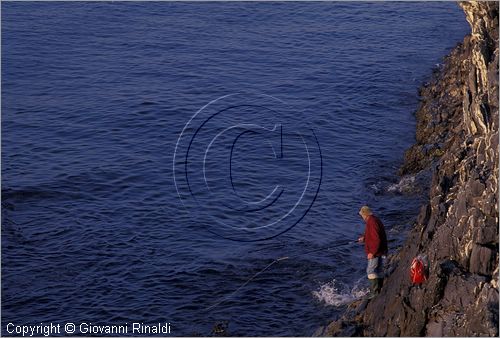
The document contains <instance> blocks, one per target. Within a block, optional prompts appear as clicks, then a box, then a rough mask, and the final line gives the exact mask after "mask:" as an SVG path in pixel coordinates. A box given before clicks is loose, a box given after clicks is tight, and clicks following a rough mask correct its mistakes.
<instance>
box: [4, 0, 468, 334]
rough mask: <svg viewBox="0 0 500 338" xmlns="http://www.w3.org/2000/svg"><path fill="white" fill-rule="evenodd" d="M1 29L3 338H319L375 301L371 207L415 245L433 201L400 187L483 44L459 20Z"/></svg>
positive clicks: (319, 18)
mask: <svg viewBox="0 0 500 338" xmlns="http://www.w3.org/2000/svg"><path fill="white" fill-rule="evenodd" d="M1 19H2V20H1V29H2V31H1V33H2V34H1V41H2V46H1V47H2V54H1V75H2V78H1V86H2V88H1V89H2V96H1V98H2V100H1V110H2V112H1V113H2V114H1V144H2V146H1V163H2V170H1V174H2V176H1V185H2V232H1V251H2V254H1V282H2V284H1V285H2V297H1V298H2V304H1V306H2V308H1V310H2V311H1V313H2V323H1V325H2V333H3V334H4V335H10V334H11V331H12V330H13V328H14V327H15V326H19V327H22V325H48V324H51V323H52V324H54V325H56V324H60V325H61V332H60V335H66V334H68V332H65V331H64V329H63V328H64V327H65V325H66V324H68V323H73V324H74V325H75V330H76V331H75V333H73V334H72V335H78V334H84V332H81V331H79V330H80V326H81V325H84V327H90V326H97V327H102V326H111V325H126V326H127V325H128V326H130V327H132V324H133V323H142V324H144V325H160V324H161V325H166V324H165V323H168V325H169V327H170V328H171V333H170V335H173V336H185V335H212V334H220V333H221V332H222V331H223V332H225V333H226V334H230V335H236V336H308V335H311V334H313V333H314V332H315V330H316V329H317V328H318V327H320V326H321V325H325V324H327V323H328V322H329V321H330V320H332V319H334V318H335V317H336V316H338V315H339V314H340V313H341V312H342V310H343V309H345V307H346V305H347V304H348V303H349V302H351V301H353V300H355V299H358V298H360V297H363V296H364V295H365V294H366V292H367V288H368V283H367V282H366V280H365V265H366V259H365V254H364V250H363V246H362V245H360V244H358V243H354V241H355V240H356V239H357V238H358V237H359V235H361V234H362V233H363V230H364V224H363V221H362V219H361V218H360V217H359V215H358V211H359V208H360V207H361V206H363V205H365V204H366V205H369V206H370V207H371V208H372V210H373V211H374V213H375V214H376V215H378V216H379V218H380V219H381V220H382V221H383V223H384V225H385V228H386V231H387V235H388V238H389V247H390V253H394V252H395V251H396V250H397V248H398V246H400V245H402V244H403V243H404V238H405V234H406V233H407V231H408V230H409V229H410V228H411V227H412V224H413V222H414V220H415V216H416V215H417V213H418V211H419V209H420V206H421V203H422V201H423V200H424V199H425V197H426V196H425V189H422V188H421V187H420V186H419V185H418V184H417V181H418V179H415V177H414V176H407V177H399V176H398V175H397V171H398V168H399V167H400V166H401V164H402V161H403V155H404V151H405V149H407V148H408V147H409V146H410V145H411V144H412V143H413V142H414V140H415V117H414V113H415V111H416V110H417V108H418V106H419V96H418V88H419V87H420V86H421V85H422V84H423V83H425V82H427V81H429V80H430V79H431V76H432V74H433V73H434V72H435V71H436V70H438V69H439V68H440V67H442V63H443V57H444V56H445V55H446V54H447V53H449V52H450V51H451V49H452V48H453V47H454V46H456V45H457V43H459V42H460V41H462V39H463V37H464V36H465V35H466V34H468V33H469V32H470V28H469V25H468V24H467V22H466V20H465V15H464V13H463V12H462V10H461V9H460V8H459V7H458V5H457V4H456V3H455V2H370V3H369V2H267V1H266V2H264V1H262V2H120V1H112V2H3V3H2V5H1ZM424 185H425V184H424ZM9 323H12V325H11V326H8V324H9ZM9 330H10V331H9ZM130 332H131V331H130V330H129V334H130ZM90 333H91V335H95V334H97V333H96V332H90ZM56 335H57V334H56ZM86 335H88V332H87V334H86Z"/></svg>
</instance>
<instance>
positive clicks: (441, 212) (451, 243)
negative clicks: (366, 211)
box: [325, 1, 499, 336]
mask: <svg viewBox="0 0 500 338" xmlns="http://www.w3.org/2000/svg"><path fill="white" fill-rule="evenodd" d="M459 5H460V6H461V7H462V8H463V10H464V12H465V15H466V18H467V21H468V22H469V24H470V26H471V29H472V33H471V34H470V35H469V36H467V37H465V38H464V41H463V43H462V44H459V45H458V46H457V47H456V48H455V49H454V50H453V51H452V52H451V53H450V54H449V55H448V56H447V57H446V58H445V62H444V64H443V67H440V68H439V69H438V70H436V71H435V72H434V74H433V77H432V79H431V80H430V81H429V82H428V83H427V84H424V85H423V86H422V87H421V88H420V95H421V104H420V106H419V108H418V110H417V112H416V113H415V117H416V119H417V128H416V143H415V144H414V145H413V146H412V147H410V148H409V149H408V150H407V151H406V152H405V154H404V164H403V166H402V167H401V169H400V171H399V173H400V174H401V175H406V174H415V173H417V172H420V171H422V170H430V172H431V173H432V181H431V182H430V184H431V186H430V187H429V190H428V191H429V200H428V201H427V203H426V204H425V205H424V206H423V207H422V208H421V210H420V213H419V215H418V217H417V219H416V222H415V224H416V226H415V227H414V228H413V229H412V230H411V231H410V233H409V235H408V238H407V240H406V242H405V244H404V245H403V247H402V248H401V250H400V251H399V252H398V254H397V255H395V256H394V257H393V258H392V259H391V266H390V267H389V269H388V271H390V275H389V276H388V278H386V281H385V283H384V287H383V288H382V290H381V293H380V295H379V296H378V297H376V298H375V299H373V300H372V301H370V302H369V303H368V304H367V305H366V308H364V309H363V307H360V306H359V305H358V306H357V308H358V312H357V313H356V311H352V310H348V312H347V313H345V314H344V315H343V316H342V317H341V318H340V319H339V320H337V321H335V322H333V323H332V324H330V325H329V326H328V327H327V330H325V333H326V334H332V335H333V334H335V335H338V334H340V335H344V334H345V335H364V336H387V335H390V336H400V335H403V336H421V335H429V336H498V220H499V218H498V163H499V158H498V136H499V135H498V120H499V114H498V60H499V50H498V2H478V1H470V2H460V3H459ZM428 168H432V169H428ZM418 254H426V255H427V256H428V257H429V260H430V276H429V279H428V280H427V281H426V282H425V283H424V284H423V285H421V286H418V287H417V286H413V285H411V283H410V280H409V278H408V274H409V266H410V263H411V260H412V259H413V257H415V256H417V255H418Z"/></svg>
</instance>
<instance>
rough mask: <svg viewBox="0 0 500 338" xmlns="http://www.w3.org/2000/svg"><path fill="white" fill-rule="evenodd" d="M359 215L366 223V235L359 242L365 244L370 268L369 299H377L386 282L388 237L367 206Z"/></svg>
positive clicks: (368, 273)
mask: <svg viewBox="0 0 500 338" xmlns="http://www.w3.org/2000/svg"><path fill="white" fill-rule="evenodd" d="M359 215H360V216H361V217H362V218H363V220H364V221H365V223H366V227H365V234H364V235H363V236H361V237H360V238H359V239H358V241H359V242H362V243H363V242H364V243H365V252H366V258H368V266H367V268H366V273H367V275H368V280H369V281H370V295H369V298H373V297H375V296H376V295H377V294H378V293H379V292H380V289H381V288H382V284H383V282H384V257H383V256H385V255H386V254H387V251H388V249H387V237H386V235H385V229H384V225H383V224H382V222H381V221H380V220H379V219H378V218H377V217H376V216H375V215H373V213H372V211H371V210H370V208H369V207H367V206H366V205H365V206H363V207H362V208H361V210H360V211H359Z"/></svg>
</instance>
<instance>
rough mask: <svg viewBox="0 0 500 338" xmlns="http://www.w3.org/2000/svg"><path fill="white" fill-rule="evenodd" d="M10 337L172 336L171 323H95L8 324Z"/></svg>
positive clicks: (7, 328) (7, 329)
mask: <svg viewBox="0 0 500 338" xmlns="http://www.w3.org/2000/svg"><path fill="white" fill-rule="evenodd" d="M6 331H7V333H9V334H10V335H16V336H23V337H37V336H45V337H48V336H51V335H60V334H99V335H106V334H127V333H132V334H137V335H150V334H170V323H155V324H145V323H123V324H119V325H102V324H93V323H64V324H53V323H48V324H44V323H40V324H36V325H16V324H14V323H8V324H7V327H6Z"/></svg>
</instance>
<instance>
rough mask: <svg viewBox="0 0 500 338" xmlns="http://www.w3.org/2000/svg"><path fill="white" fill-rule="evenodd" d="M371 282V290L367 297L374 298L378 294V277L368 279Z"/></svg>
mask: <svg viewBox="0 0 500 338" xmlns="http://www.w3.org/2000/svg"><path fill="white" fill-rule="evenodd" d="M368 281H369V282H370V292H369V293H368V296H367V297H366V298H367V299H372V298H374V297H375V296H376V295H377V294H378V279H377V278H374V279H368Z"/></svg>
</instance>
